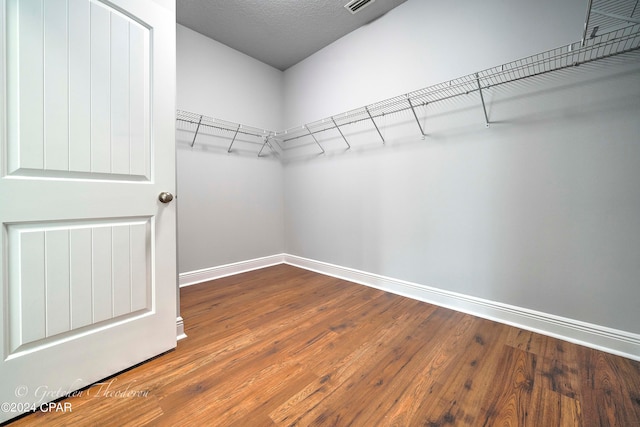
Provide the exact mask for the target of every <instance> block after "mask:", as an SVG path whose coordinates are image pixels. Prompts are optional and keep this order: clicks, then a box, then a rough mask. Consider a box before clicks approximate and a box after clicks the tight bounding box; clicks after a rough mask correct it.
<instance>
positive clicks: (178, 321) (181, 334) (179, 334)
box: [176, 316, 187, 341]
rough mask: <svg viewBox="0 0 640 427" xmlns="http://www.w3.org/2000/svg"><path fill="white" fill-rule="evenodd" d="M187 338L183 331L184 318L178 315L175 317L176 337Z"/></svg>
mask: <svg viewBox="0 0 640 427" xmlns="http://www.w3.org/2000/svg"><path fill="white" fill-rule="evenodd" d="M185 338H187V334H185V333H184V319H183V318H182V317H180V316H178V318H177V319H176V339H177V340H178V341H180V340H183V339H185Z"/></svg>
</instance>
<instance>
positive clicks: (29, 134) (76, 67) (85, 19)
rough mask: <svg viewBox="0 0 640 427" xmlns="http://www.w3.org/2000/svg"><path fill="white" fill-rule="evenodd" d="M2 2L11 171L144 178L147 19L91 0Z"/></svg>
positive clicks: (146, 158) (147, 153) (147, 101)
mask: <svg viewBox="0 0 640 427" xmlns="http://www.w3.org/2000/svg"><path fill="white" fill-rule="evenodd" d="M8 6H9V7H8V13H7V28H8V31H7V43H8V45H7V49H8V64H7V65H8V71H9V72H8V75H7V86H8V87H9V88H17V89H18V90H17V91H16V90H14V91H13V93H11V94H9V97H8V107H9V108H8V111H9V122H8V128H9V130H10V132H11V133H10V136H9V138H8V146H7V154H8V158H9V159H10V161H9V167H8V173H9V174H10V175H13V176H33V175H36V176H54V177H85V178H99V179H103V178H105V175H112V174H117V175H118V179H134V180H149V179H150V178H151V177H150V174H149V164H150V155H151V153H150V148H151V147H150V141H149V131H148V130H149V127H150V122H149V118H150V114H149V111H150V97H149V84H150V81H151V76H150V45H149V40H150V29H149V28H148V27H145V26H144V25H142V24H141V23H139V22H137V21H136V20H134V19H132V18H131V17H129V16H126V15H124V14H123V13H121V12H119V11H117V10H115V9H113V8H111V7H109V6H107V5H105V4H102V3H99V2H95V1H93V2H92V1H88V0H75V1H74V0H69V2H68V4H67V0H53V1H49V0H48V1H44V2H40V1H33V0H31V1H18V2H9V4H8ZM64 172H67V173H64ZM78 172H84V173H87V172H89V173H91V174H89V175H86V174H78Z"/></svg>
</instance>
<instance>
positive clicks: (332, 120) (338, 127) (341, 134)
mask: <svg viewBox="0 0 640 427" xmlns="http://www.w3.org/2000/svg"><path fill="white" fill-rule="evenodd" d="M331 122H332V123H333V125H334V126H335V127H336V129H338V132H340V136H341V137H342V139H344V142H345V143H346V144H347V150H348V149H350V148H351V145H350V144H349V141H347V138H345V137H344V134H343V133H342V131H341V130H340V126H338V124H337V123H336V121H335V120H334V118H333V117H331Z"/></svg>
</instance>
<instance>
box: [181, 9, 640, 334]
mask: <svg viewBox="0 0 640 427" xmlns="http://www.w3.org/2000/svg"><path fill="white" fill-rule="evenodd" d="M585 10H586V0H585V1H578V0H570V1H562V2H555V1H551V0H544V1H539V2H530V1H525V0H518V1H511V2H503V1H498V0H488V1H485V2H476V1H473V0H462V1H459V2H455V3H453V2H435V1H425V0H409V1H408V2H406V3H404V4H403V5H401V6H400V7H398V8H396V9H394V10H393V11H391V12H390V13H388V14H387V15H385V16H384V17H382V18H381V19H379V20H377V21H375V22H372V23H370V24H369V25H367V26H365V27H363V28H361V29H359V30H357V31H355V32H353V33H351V34H349V35H347V36H346V37H344V38H342V39H340V40H338V41H337V42H335V43H334V44H332V45H330V46H328V47H327V48H325V49H323V50H322V51H320V52H318V53H316V54H315V55H313V56H311V57H309V58H307V59H306V60H305V61H303V62H301V63H300V64H298V65H296V66H294V67H292V68H291V69H289V70H287V71H286V72H285V73H281V72H279V71H277V70H275V69H272V68H270V67H268V66H266V65H264V64H261V63H259V62H257V61H254V60H252V59H250V58H247V57H245V56H244V55H242V54H239V53H238V52H235V51H233V50H231V49H229V48H227V47H225V46H222V45H220V44H219V43H216V42H214V41H212V40H209V39H206V38H205V37H203V36H200V35H198V34H196V33H193V32H191V31H190V30H187V29H185V28H182V27H180V26H178V70H177V71H178V97H177V99H178V108H180V109H185V110H189V111H194V112H201V113H203V114H208V115H211V116H214V117H220V118H225V119H228V120H232V121H236V122H239V123H246V124H251V125H255V126H261V127H265V128H268V129H282V128H283V127H288V126H296V125H300V124H301V123H304V122H309V121H313V120H316V119H320V118H322V117H326V116H329V115H332V114H336V113H339V112H341V111H346V110H348V109H351V108H354V107H359V106H361V105H365V104H368V103H371V102H375V101H378V100H381V99H384V98H387V97H391V96H395V95H398V94H401V93H405V92H409V91H411V90H415V89H418V88H421V87H424V86H427V85H430V84H435V83H439V82H441V81H444V80H448V79H451V78H455V77H458V76H461V75H465V74H469V73H472V72H474V71H477V70H480V69H484V68H488V67H491V66H494V65H498V64H500V63H502V62H507V61H510V60H514V59H517V58H520V57H524V56H527V55H530V54H534V53H537V52H539V51H543V50H546V49H550V48H553V47H557V46H560V45H565V44H569V43H570V42H573V41H576V40H578V39H579V38H580V36H581V31H582V21H583V18H584V12H585ZM614 62H615V61H614ZM610 65H611V68H610V69H608V70H604V69H602V68H601V67H599V66H584V65H583V66H581V67H580V71H581V73H579V74H569V73H567V74H566V75H565V73H560V74H554V75H552V76H549V78H545V79H539V80H536V79H534V80H527V81H524V82H521V83H519V84H516V85H514V86H512V87H510V88H495V89H491V90H489V91H488V92H487V94H486V98H487V106H488V110H489V115H490V119H491V121H492V125H491V127H490V128H489V129H485V128H484V122H483V120H484V119H483V116H482V110H481V108H480V103H479V99H477V96H470V97H468V98H460V99H456V100H454V101H451V102H446V103H443V104H439V105H430V106H428V107H427V108H426V110H425V109H422V110H420V111H419V113H420V118H421V121H422V123H423V125H424V126H425V129H426V132H427V133H428V136H427V138H425V139H424V140H423V139H422V138H420V137H419V135H418V132H417V125H416V123H415V122H414V121H413V117H412V116H411V115H410V114H409V115H400V116H397V117H387V118H385V119H382V120H380V121H379V125H380V127H381V130H382V132H383V133H384V135H385V137H386V138H387V140H388V142H387V144H386V145H382V144H381V142H380V140H379V137H378V136H377V134H376V133H375V131H372V129H371V127H370V126H360V127H359V126H354V127H352V128H349V130H348V133H347V137H348V138H349V140H350V141H351V143H352V145H353V149H352V150H351V151H349V152H345V151H344V143H343V142H341V140H340V139H339V135H335V134H333V135H324V136H322V137H321V142H322V143H323V144H324V145H325V147H326V149H327V154H326V155H324V156H317V155H315V153H316V151H317V148H316V147H314V146H313V144H311V145H309V146H306V147H302V148H300V149H296V150H292V151H291V152H289V153H290V156H288V160H287V161H286V162H285V163H284V165H281V164H280V163H279V162H277V161H275V160H274V159H257V158H255V156H250V155H248V154H247V153H244V152H240V153H234V154H232V155H226V154H224V153H222V154H221V153H220V152H219V150H217V149H215V144H214V142H213V141H207V139H206V138H205V139H203V141H202V142H203V143H202V144H200V143H198V144H196V147H195V148H194V149H191V148H189V147H188V142H190V141H189V140H188V137H187V136H185V135H181V134H180V133H178V173H179V176H178V185H179V233H180V240H179V250H180V263H179V267H180V272H188V271H193V270H197V269H201V268H208V267H214V266H218V265H221V264H226V263H230V262H234V261H242V260H248V259H253V258H256V257H260V256H267V255H273V254H277V253H281V252H283V251H284V252H287V253H290V254H293V255H299V256H303V257H308V258H311V259H314V260H318V261H325V262H330V263H333V264H337V265H340V266H344V267H351V268H356V269H360V270H364V271H368V272H371V273H377V274H382V275H386V276H390V277H393V278H397V279H404V280H408V281H412V282H416V283H419V284H424V285H429V286H433V287H436V288H440V289H445V290H450V291H455V292H460V293H463V294H467V295H472V296H477V297H481V298H486V299H489V300H493V301H497V302H502V303H507V304H512V305H516V306H520V307H523V308H529V309H533V310H538V311H542V312H546V313H550V314H555V315H559V316H564V317H568V318H572V319H577V320H582V321H586V322H591V323H595V324H598V325H602V326H608V327H611V328H616V329H620V330H625V331H629V332H635V333H640V326H639V325H640V317H639V316H640V315H639V314H638V310H637V302H638V301H639V300H640V286H638V277H640V231H639V230H640V186H639V185H638V182H640V142H639V137H638V135H640V124H639V123H640V121H639V120H638V117H640V70H639V69H638V68H637V67H636V68H633V67H631V68H630V67H628V66H619V65H616V64H615V63H614V64H610ZM199 138H200V137H199Z"/></svg>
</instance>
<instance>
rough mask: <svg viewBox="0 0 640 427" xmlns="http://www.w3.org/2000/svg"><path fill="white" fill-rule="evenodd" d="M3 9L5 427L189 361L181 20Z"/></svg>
mask: <svg viewBox="0 0 640 427" xmlns="http://www.w3.org/2000/svg"><path fill="white" fill-rule="evenodd" d="M0 6H1V7H0V21H1V22H0V30H1V31H0V53H1V55H0V61H1V62H2V63H1V67H0V82H1V84H2V89H1V90H0V227H1V228H0V283H1V286H2V288H1V292H0V310H1V313H0V346H1V348H0V351H1V353H2V358H1V360H0V378H1V380H0V402H6V403H9V405H6V404H4V405H3V407H2V411H0V421H4V420H7V419H10V418H13V417H15V416H17V415H19V413H18V412H19V411H21V410H23V409H29V407H28V406H27V405H24V403H31V404H35V405H39V404H41V403H43V402H46V401H49V400H53V399H56V398H58V397H61V395H64V394H68V393H71V392H72V391H73V389H78V388H81V387H83V386H86V385H89V384H91V383H93V382H96V381H98V380H100V379H102V378H104V377H106V376H109V375H111V374H113V373H115V372H118V371H120V370H123V369H125V368H127V367H130V366H132V365H134V364H136V363H139V362H141V361H144V360H146V359H148V358H150V357H152V356H155V355H157V354H159V353H162V352H164V351H167V350H169V349H171V348H173V347H175V345H176V258H175V250H176V249H175V248H176V246H175V245H176V241H175V224H176V221H175V202H172V203H161V202H160V201H159V198H158V196H159V194H160V193H161V192H171V193H173V192H174V189H175V159H174V156H175V151H174V147H175V142H174V138H175V130H174V123H175V121H174V116H175V4H172V2H171V1H167V0H109V1H107V0H104V1H102V0H0ZM47 392H48V393H47ZM16 411H18V412H16Z"/></svg>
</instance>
